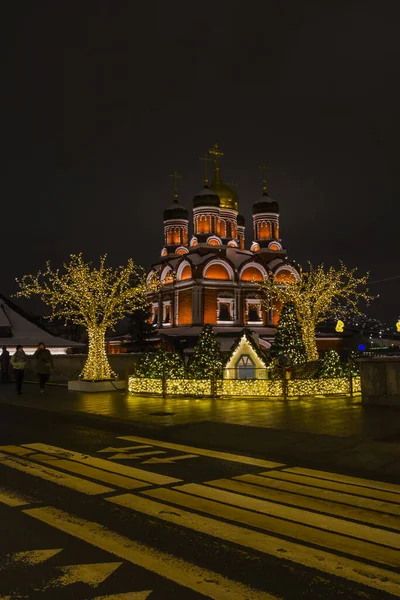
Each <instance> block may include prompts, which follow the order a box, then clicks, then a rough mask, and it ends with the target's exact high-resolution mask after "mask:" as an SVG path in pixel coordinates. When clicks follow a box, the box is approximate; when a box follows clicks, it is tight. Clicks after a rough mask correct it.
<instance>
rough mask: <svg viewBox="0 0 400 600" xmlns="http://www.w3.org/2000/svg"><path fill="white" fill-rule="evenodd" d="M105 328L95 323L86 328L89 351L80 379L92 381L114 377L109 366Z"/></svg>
mask: <svg viewBox="0 0 400 600" xmlns="http://www.w3.org/2000/svg"><path fill="white" fill-rule="evenodd" d="M105 335H106V330H105V328H104V327H102V326H99V325H96V326H94V327H90V328H89V330H88V336H89V351H88V357H87V360H86V362H85V366H84V367H83V370H82V373H81V375H80V377H81V379H85V380H89V381H93V380H102V379H103V380H104V379H116V377H117V376H116V374H115V373H114V371H113V370H112V369H111V367H110V363H109V362H108V358H107V354H106V345H105Z"/></svg>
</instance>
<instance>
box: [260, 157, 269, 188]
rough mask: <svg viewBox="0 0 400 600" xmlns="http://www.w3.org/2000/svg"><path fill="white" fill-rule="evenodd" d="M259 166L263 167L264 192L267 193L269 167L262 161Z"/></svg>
mask: <svg viewBox="0 0 400 600" xmlns="http://www.w3.org/2000/svg"><path fill="white" fill-rule="evenodd" d="M258 168H259V169H262V172H263V194H266V193H267V169H268V166H267V165H266V164H265V163H262V164H261V165H259V167H258Z"/></svg>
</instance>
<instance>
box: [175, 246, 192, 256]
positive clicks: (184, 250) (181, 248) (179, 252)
mask: <svg viewBox="0 0 400 600" xmlns="http://www.w3.org/2000/svg"><path fill="white" fill-rule="evenodd" d="M188 253H189V250H188V249H187V248H185V246H179V248H177V249H176V251H175V254H177V255H178V256H181V255H182V254H188Z"/></svg>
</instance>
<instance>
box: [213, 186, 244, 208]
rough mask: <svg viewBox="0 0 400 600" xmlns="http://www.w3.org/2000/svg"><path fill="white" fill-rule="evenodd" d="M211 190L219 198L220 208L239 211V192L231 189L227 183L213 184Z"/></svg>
mask: <svg viewBox="0 0 400 600" xmlns="http://www.w3.org/2000/svg"><path fill="white" fill-rule="evenodd" d="M210 188H211V189H212V190H214V192H216V194H217V195H218V197H219V200H220V202H219V206H220V208H228V209H231V210H238V208H239V198H238V195H237V192H236V191H235V190H233V189H232V188H230V187H229V186H228V185H226V184H225V183H222V182H220V183H218V184H216V183H215V182H214V183H212V184H211V186H210Z"/></svg>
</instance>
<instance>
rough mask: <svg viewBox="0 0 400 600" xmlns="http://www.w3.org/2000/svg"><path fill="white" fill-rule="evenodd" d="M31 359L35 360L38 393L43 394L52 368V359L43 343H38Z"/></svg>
mask: <svg viewBox="0 0 400 600" xmlns="http://www.w3.org/2000/svg"><path fill="white" fill-rule="evenodd" d="M33 358H34V359H35V360H36V373H37V375H38V377H39V385H40V393H41V394H43V392H44V388H45V385H46V383H47V382H48V380H49V377H50V373H51V371H52V370H53V368H54V363H53V357H52V356H51V353H50V350H47V348H46V346H45V345H44V344H43V342H40V344H39V345H38V348H37V350H36V352H35V354H34V355H33Z"/></svg>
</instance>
